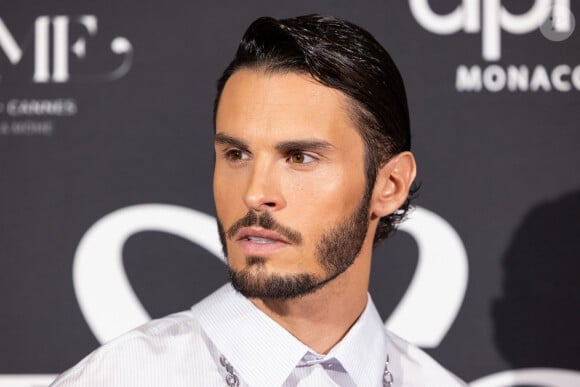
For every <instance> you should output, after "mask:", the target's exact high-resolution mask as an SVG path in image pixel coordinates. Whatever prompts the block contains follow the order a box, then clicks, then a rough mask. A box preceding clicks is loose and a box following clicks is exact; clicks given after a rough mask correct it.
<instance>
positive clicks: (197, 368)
mask: <svg viewBox="0 0 580 387" xmlns="http://www.w3.org/2000/svg"><path fill="white" fill-rule="evenodd" d="M409 150H410V133H409V118H408V111H407V103H406V97H405V91H404V86H403V82H402V79H401V77H400V75H399V72H398V70H397V69H396V67H395V65H394V63H393V62H392V60H391V58H390V57H389V55H388V54H387V52H386V51H385V50H384V49H383V48H382V47H381V46H380V44H379V43H377V42H376V40H375V39H374V38H373V37H372V36H371V35H370V34H369V33H367V32H366V31H364V30H362V29H361V28H359V27H357V26H355V25H353V24H350V23H348V22H345V21H342V20H338V19H335V18H331V17H321V16H316V15H313V16H303V17H298V18H294V19H286V20H274V19H271V18H260V19H258V20H256V21H255V22H254V23H252V25H251V26H250V27H249V28H248V30H247V31H246V33H245V35H244V37H243V39H242V42H241V44H240V46H239V48H238V51H237V53H236V56H235V58H234V60H233V61H232V63H231V64H230V65H229V66H228V68H227V69H226V70H225V72H224V74H223V76H222V77H221V79H220V80H219V82H218V93H217V98H216V103H215V152H216V161H215V170H214V187H213V188H214V197H215V203H216V211H217V217H218V229H219V234H220V237H221V241H222V244H223V249H224V252H225V255H226V256H227V258H228V266H229V270H230V274H231V284H228V285H225V286H224V287H222V288H221V289H219V290H218V291H216V292H215V293H214V294H212V295H210V296H209V297H207V298H206V299H205V300H203V301H202V302H200V303H199V304H197V305H195V306H193V307H192V309H191V310H189V311H186V312H182V313H178V314H174V315H171V316H168V317H165V318H163V319H159V320H154V321H152V322H150V323H148V324H146V325H144V326H142V327H140V328H138V329H136V330H134V331H132V332H129V333H127V334H125V335H123V336H121V337H120V338H118V339H116V340H114V341H112V342H110V343H109V344H106V345H104V346H103V347H101V348H100V349H98V350H97V351H95V352H94V353H92V354H91V355H89V356H88V357H87V358H85V359H84V360H83V361H82V362H81V363H79V364H78V365H77V366H75V367H73V368H72V369H71V370H69V371H68V372H66V373H65V374H63V375H61V376H60V377H59V378H58V379H57V380H56V381H55V383H54V384H53V385H54V386H70V385H78V386H81V385H82V386H133V385H135V386H444V387H453V386H464V384H463V383H462V382H461V381H459V380H458V379H457V378H456V377H454V376H453V375H451V374H450V373H448V372H447V371H445V370H444V369H443V368H442V367H441V366H439V365H438V364H437V363H436V362H435V361H434V360H432V359H431V358H429V357H428V356H427V355H426V354H425V353H423V352H422V351H420V350H419V349H417V348H415V347H413V346H411V345H410V344H408V343H406V342H405V341H404V340H402V339H400V338H398V337H396V336H395V335H393V334H391V333H389V332H386V331H385V330H384V327H383V323H382V321H381V319H380V317H379V315H378V312H377V310H376V308H375V306H374V305H373V303H372V300H371V299H370V297H369V295H368V292H367V289H368V282H369V275H370V266H371V253H372V248H373V245H375V244H376V243H378V242H379V241H380V240H382V239H384V238H385V237H386V236H387V235H388V234H389V233H390V232H392V231H393V230H394V228H395V226H396V224H397V223H398V222H399V221H401V220H402V219H403V218H404V216H405V213H406V211H407V210H408V208H409V199H408V196H409V191H410V189H411V185H412V182H413V180H414V178H415V160H414V158H413V155H412V153H410V151H409ZM426 323H428V322H426Z"/></svg>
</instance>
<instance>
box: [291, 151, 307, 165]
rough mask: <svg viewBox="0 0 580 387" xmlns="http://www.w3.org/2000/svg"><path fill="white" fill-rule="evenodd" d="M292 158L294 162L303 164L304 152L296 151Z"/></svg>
mask: <svg viewBox="0 0 580 387" xmlns="http://www.w3.org/2000/svg"><path fill="white" fill-rule="evenodd" d="M290 160H291V161H292V162H293V163H297V164H302V163H304V153H298V152H297V153H294V154H292V156H290Z"/></svg>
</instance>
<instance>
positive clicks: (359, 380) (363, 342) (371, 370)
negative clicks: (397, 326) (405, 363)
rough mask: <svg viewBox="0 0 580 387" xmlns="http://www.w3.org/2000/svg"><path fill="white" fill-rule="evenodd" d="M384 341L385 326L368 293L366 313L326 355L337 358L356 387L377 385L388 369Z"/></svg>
mask: <svg viewBox="0 0 580 387" xmlns="http://www.w3.org/2000/svg"><path fill="white" fill-rule="evenodd" d="M385 343H386V333H385V326H384V325H383V321H382V319H381V317H380V315H379V312H378V311H377V308H376V307H375V304H374V303H373V300H372V299H371V296H370V295H368V301H367V305H366V307H365V309H364V311H363V313H362V314H361V315H360V317H359V318H358V320H357V321H356V323H355V324H354V325H353V326H352V327H351V328H350V330H349V331H348V332H347V334H346V335H345V336H344V338H343V339H342V340H341V341H340V342H338V344H336V345H335V346H334V348H332V349H331V350H330V352H329V353H328V355H327V356H328V357H335V358H336V359H338V361H340V363H341V364H342V366H343V367H344V369H345V370H346V371H347V372H348V374H349V375H350V376H351V378H352V379H353V380H354V382H355V383H356V385H357V386H374V385H377V381H381V380H382V376H383V372H384V370H385V362H386V360H387V350H386V348H385Z"/></svg>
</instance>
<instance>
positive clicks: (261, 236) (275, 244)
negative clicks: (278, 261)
mask: <svg viewBox="0 0 580 387" xmlns="http://www.w3.org/2000/svg"><path fill="white" fill-rule="evenodd" d="M235 241H236V242H237V244H238V245H239V246H240V247H241V249H242V250H243V251H244V252H245V253H246V254H264V253H272V252H275V251H277V250H279V249H282V248H284V247H286V246H288V245H289V244H290V242H288V240H287V239H286V238H284V237H283V236H282V235H280V234H279V233H277V232H276V231H272V230H266V229H262V228H254V227H245V228H242V229H241V230H240V231H239V232H238V235H237V236H236V238H235Z"/></svg>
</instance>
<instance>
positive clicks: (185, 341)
mask: <svg viewBox="0 0 580 387" xmlns="http://www.w3.org/2000/svg"><path fill="white" fill-rule="evenodd" d="M213 352H214V351H213V349H212V348H211V344H210V343H209V342H208V340H207V339H206V337H205V335H204V332H203V330H202V329H201V327H200V325H199V323H198V322H197V321H196V320H195V318H194V317H193V315H192V313H191V311H183V312H179V313H174V314H171V315H168V316H165V317H163V318H159V319H155V320H151V321H149V322H148V323H146V324H144V325H142V326H140V327H138V328H135V329H133V330H131V331H129V332H127V333H125V334H123V335H121V336H119V337H117V338H116V339H113V340H111V341H110V342H108V343H106V344H104V345H102V346H101V347H99V348H97V349H96V350H94V351H93V352H92V353H90V354H89V355H88V356H86V357H85V358H84V359H83V360H81V361H80V362H79V363H78V364H76V365H75V366H74V367H72V368H70V369H69V370H68V371H66V372H64V373H63V374H62V375H60V376H59V377H58V378H57V379H56V380H55V382H54V383H53V384H52V385H51V386H54V387H56V386H58V387H60V386H73V385H74V386H77V385H78V386H80V385H82V386H92V385H95V386H97V385H115V386H117V385H118V386H121V385H134V382H135V379H134V378H141V377H143V378H150V377H153V378H155V377H159V378H165V375H171V373H172V372H181V371H183V369H186V368H187V365H186V363H187V362H190V361H192V360H195V361H197V363H198V365H201V368H203V365H205V366H206V367H208V368H214V365H215V361H214V357H215V354H214V353H213ZM131 378H132V379H131ZM149 381H151V380H149ZM125 382H127V383H128V384H124V383H125Z"/></svg>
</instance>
